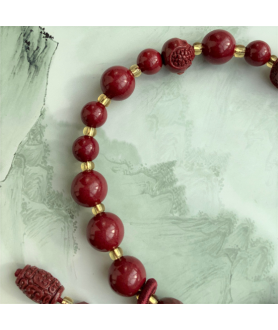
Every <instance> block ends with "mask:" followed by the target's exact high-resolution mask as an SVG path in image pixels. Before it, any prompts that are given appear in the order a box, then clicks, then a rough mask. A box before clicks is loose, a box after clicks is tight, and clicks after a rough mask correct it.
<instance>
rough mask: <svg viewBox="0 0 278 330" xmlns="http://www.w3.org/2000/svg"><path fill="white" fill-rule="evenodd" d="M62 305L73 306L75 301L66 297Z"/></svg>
mask: <svg viewBox="0 0 278 330" xmlns="http://www.w3.org/2000/svg"><path fill="white" fill-rule="evenodd" d="M62 304H73V300H72V299H71V298H70V297H64V298H63V301H62Z"/></svg>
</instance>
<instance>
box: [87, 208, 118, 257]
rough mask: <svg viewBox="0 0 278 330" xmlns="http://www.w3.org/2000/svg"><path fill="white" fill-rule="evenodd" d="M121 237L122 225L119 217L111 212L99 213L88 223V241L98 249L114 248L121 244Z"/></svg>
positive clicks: (108, 249)
mask: <svg viewBox="0 0 278 330" xmlns="http://www.w3.org/2000/svg"><path fill="white" fill-rule="evenodd" d="M123 238H124V225H123V223H122V221H121V219H120V218H119V217H117V216H116V215H115V214H113V213H110V212H102V213H99V214H97V215H96V216H95V217H93V218H92V219H91V220H90V221H89V223H88V226H87V239H88V242H89V243H90V244H91V245H92V247H93V248H95V249H96V250H98V251H102V252H108V251H111V250H114V249H115V248H117V247H118V246H119V245H120V244H121V242H122V240H123Z"/></svg>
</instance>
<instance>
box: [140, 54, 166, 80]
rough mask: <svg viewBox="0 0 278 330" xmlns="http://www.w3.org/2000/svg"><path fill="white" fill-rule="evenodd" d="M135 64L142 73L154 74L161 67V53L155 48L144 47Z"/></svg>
mask: <svg viewBox="0 0 278 330" xmlns="http://www.w3.org/2000/svg"><path fill="white" fill-rule="evenodd" d="M137 65H138V66H139V68H140V70H141V71H142V72H143V73H144V74H147V75H152V74H155V73H157V72H159V71H160V69H161V68H162V58H161V55H160V53H159V52H158V51H156V50H155V49H151V48H148V49H145V50H143V51H142V52H141V53H140V54H139V55H138V57H137Z"/></svg>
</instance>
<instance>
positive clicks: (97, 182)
mask: <svg viewBox="0 0 278 330" xmlns="http://www.w3.org/2000/svg"><path fill="white" fill-rule="evenodd" d="M107 190H108V187H107V182H106V180H105V179H104V177H103V176H102V175H101V174H100V173H99V172H97V171H84V172H81V173H79V174H77V176H76V177H75V178H74V180H73V182H72V184H71V195H72V198H73V199H74V200H75V202H76V203H77V204H79V205H82V206H85V207H92V206H95V205H97V204H100V203H101V202H102V201H103V200H104V198H105V197H106V195H107Z"/></svg>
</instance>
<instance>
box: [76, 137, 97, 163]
mask: <svg viewBox="0 0 278 330" xmlns="http://www.w3.org/2000/svg"><path fill="white" fill-rule="evenodd" d="M72 153H73V155H74V157H75V158H76V159H77V160H79V161H80V162H88V161H91V160H94V159H95V158H96V157H97V155H98V153H99V145H98V142H97V140H96V139H94V138H93V137H92V136H87V135H84V136H80V137H79V138H77V139H76V140H75V141H74V143H73V145H72Z"/></svg>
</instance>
